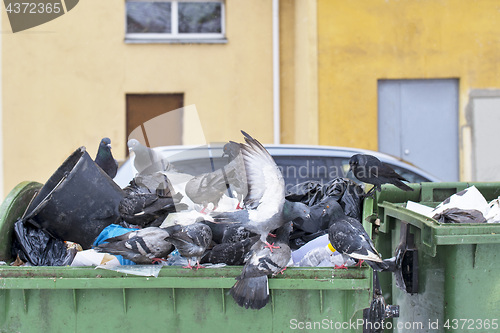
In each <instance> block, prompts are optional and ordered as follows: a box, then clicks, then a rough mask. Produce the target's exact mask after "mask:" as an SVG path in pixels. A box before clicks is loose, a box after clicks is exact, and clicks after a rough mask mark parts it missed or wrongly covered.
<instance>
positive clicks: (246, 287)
mask: <svg viewBox="0 0 500 333" xmlns="http://www.w3.org/2000/svg"><path fill="white" fill-rule="evenodd" d="M237 279H238V281H236V283H235V284H234V286H233V287H232V288H231V290H230V293H231V295H232V296H233V298H234V300H235V302H236V303H237V304H238V305H239V306H241V307H245V308H246V309H248V308H250V309H255V310H258V309H261V308H263V307H264V306H266V304H267V303H268V302H269V286H268V279H267V275H264V276H258V277H248V278H243V279H241V278H237Z"/></svg>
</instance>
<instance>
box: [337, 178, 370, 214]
mask: <svg viewBox="0 0 500 333" xmlns="http://www.w3.org/2000/svg"><path fill="white" fill-rule="evenodd" d="M363 195H364V191H363V188H362V187H361V186H359V185H358V184H356V183H355V182H353V181H352V180H347V181H346V189H345V191H344V193H343V194H342V198H340V205H341V206H342V208H343V209H344V213H345V215H347V216H350V217H352V218H355V219H356V220H359V221H361V217H362V213H363V210H362V204H363V198H364V197H363Z"/></svg>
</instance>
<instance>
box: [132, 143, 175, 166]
mask: <svg viewBox="0 0 500 333" xmlns="http://www.w3.org/2000/svg"><path fill="white" fill-rule="evenodd" d="M127 146H128V149H129V150H131V151H133V152H134V153H135V158H134V167H135V168H136V170H137V172H138V173H140V174H141V173H145V174H153V173H155V172H163V171H166V170H169V169H170V163H169V162H168V161H167V160H166V159H164V158H162V157H161V155H160V154H158V152H156V151H155V150H154V149H151V148H149V147H146V146H144V145H142V144H141V143H140V142H139V141H137V140H136V139H130V140H129V141H128V142H127Z"/></svg>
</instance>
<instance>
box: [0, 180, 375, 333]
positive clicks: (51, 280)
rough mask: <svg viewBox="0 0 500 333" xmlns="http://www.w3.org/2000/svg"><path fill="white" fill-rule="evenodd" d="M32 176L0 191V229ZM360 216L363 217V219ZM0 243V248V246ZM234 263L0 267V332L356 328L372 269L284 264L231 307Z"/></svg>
mask: <svg viewBox="0 0 500 333" xmlns="http://www.w3.org/2000/svg"><path fill="white" fill-rule="evenodd" d="M33 186H34V187H36V188H39V187H40V186H39V185H37V184H36V183H35V184H34V183H31V182H25V183H22V184H20V185H19V186H18V187H16V188H15V189H14V190H13V191H12V192H11V193H10V194H9V195H8V197H7V198H6V200H5V201H4V203H3V204H2V207H1V208H0V212H1V213H2V215H1V216H0V230H2V231H4V228H5V229H8V226H12V225H13V223H14V222H15V220H16V219H17V218H18V217H19V216H20V215H22V212H23V211H24V210H25V208H26V207H27V206H28V203H29V200H30V195H28V194H27V193H26V191H31V192H30V193H32V191H33ZM366 223H367V222H366ZM6 246H7V245H6V244H3V243H2V244H0V247H1V249H0V250H7V248H6ZM240 273H241V267H234V266H233V267H223V268H216V269H215V268H214V269H210V268H206V269H200V270H198V271H195V270H193V271H192V270H188V269H182V268H178V267H163V268H162V269H161V271H160V273H159V276H158V277H157V278H154V277H142V276H134V275H127V274H124V273H118V272H114V271H108V270H101V269H95V268H93V267H42V266H39V267H11V266H7V265H4V266H0V331H1V332H29V331H40V332H65V331H71V332H73V331H74V332H118V331H119V332H134V333H135V332H138V331H139V332H188V331H189V332H191V331H195V332H232V333H234V332H241V331H249V332H283V331H285V332H286V331H317V330H325V329H327V330H332V331H340V332H361V331H362V324H361V320H362V312H363V311H362V310H363V308H366V307H368V306H369V305H370V301H371V296H372V295H371V283H372V273H371V271H370V269H369V268H368V267H367V266H363V267H361V268H350V269H349V270H333V269H331V268H298V267H297V268H289V269H287V270H286V271H285V273H284V274H283V275H278V276H277V277H275V278H271V279H270V282H269V288H270V295H271V301H270V303H269V304H268V305H266V306H265V307H264V308H262V309H260V310H249V309H245V308H242V307H239V306H238V305H237V304H236V303H235V302H234V301H233V299H232V297H231V296H230V295H229V289H230V288H231V287H232V285H233V284H234V283H235V277H236V276H238V275H239V274H240Z"/></svg>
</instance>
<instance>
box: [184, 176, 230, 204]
mask: <svg viewBox="0 0 500 333" xmlns="http://www.w3.org/2000/svg"><path fill="white" fill-rule="evenodd" d="M227 177H228V175H227V174H226V173H225V170H224V169H217V170H215V171H214V172H209V173H204V174H201V175H198V176H196V177H193V178H192V179H191V180H189V181H188V182H187V183H186V188H185V191H186V195H187V196H188V197H189V199H191V200H192V201H193V202H194V203H197V204H201V205H202V206H203V210H202V212H203V213H204V212H205V210H206V209H207V206H208V204H209V203H212V204H213V205H214V208H213V209H214V210H215V209H217V205H218V204H219V201H220V199H221V198H222V196H223V195H224V192H226V190H227V185H226V181H227Z"/></svg>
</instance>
